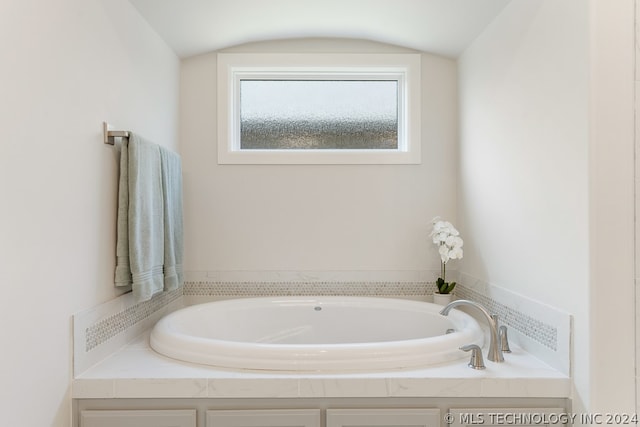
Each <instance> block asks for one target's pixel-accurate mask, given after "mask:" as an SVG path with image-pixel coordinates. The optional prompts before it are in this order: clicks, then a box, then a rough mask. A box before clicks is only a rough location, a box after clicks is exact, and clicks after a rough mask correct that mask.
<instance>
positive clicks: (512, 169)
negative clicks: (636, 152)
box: [458, 0, 635, 411]
mask: <svg viewBox="0 0 640 427" xmlns="http://www.w3.org/2000/svg"><path fill="white" fill-rule="evenodd" d="M614 3H615V4H614ZM632 12H633V8H632V2H631V1H620V2H600V1H594V2H583V1H580V0H571V1H564V2H555V1H552V0H545V1H537V2H525V1H520V2H518V1H514V2H511V3H510V4H509V5H508V6H507V7H506V8H505V9H504V10H503V12H502V13H501V15H499V16H498V18H497V19H496V20H495V21H494V22H493V23H492V24H491V25H490V26H489V27H488V28H487V29H486V30H485V31H484V32H483V33H482V34H481V36H480V37H478V38H477V39H476V41H475V42H474V43H473V44H472V45H471V46H470V47H469V48H468V49H467V50H466V51H465V52H464V54H463V55H462V56H461V58H460V61H459V70H460V106H461V107H460V128H461V137H460V159H461V160H460V192H459V214H458V219H459V221H460V223H461V224H460V228H461V231H462V233H463V235H464V236H466V239H465V243H466V244H465V249H466V253H465V259H464V262H463V264H462V266H461V273H463V274H464V275H468V277H472V278H474V279H477V280H478V281H482V282H487V283H490V284H492V285H495V286H498V287H502V288H504V289H507V290H509V291H512V292H516V293H519V294H521V295H524V296H526V297H528V298H531V299H535V300H538V301H541V302H543V303H546V304H549V305H551V306H554V307H557V308H559V309H561V310H565V311H567V312H569V313H571V314H572V315H573V326H574V328H573V330H574V341H573V357H572V374H573V378H574V386H575V394H574V409H576V410H580V409H585V408H589V409H592V410H593V409H596V408H598V409H605V408H606V409H608V410H613V409H614V408H615V409H619V410H623V409H626V410H627V411H629V410H634V409H635V406H629V403H630V401H632V400H633V396H634V393H635V389H634V388H633V372H634V370H633V328H632V325H633V308H632V307H631V305H632V302H631V301H632V300H633V294H632V293H631V292H632V285H633V281H632V277H633V268H632V258H633V246H632V244H633V238H632V236H633V207H632V200H633V199H632V196H633V191H632V185H633V174H632V171H633V169H632V159H633V150H632V148H633V145H632V134H631V133H630V131H632V126H630V124H631V125H632V124H633V120H632V118H631V120H630V118H629V116H630V114H631V112H632V111H633V108H632V105H631V104H630V103H629V97H630V96H632V90H631V86H630V85H631V80H632V79H631V78H630V77H629V75H630V71H631V70H632V64H631V63H630V55H631V54H632V49H630V43H631V41H632V37H631V33H630V31H629V30H630V29H632V28H633V27H632V25H633V22H632V21H633V13H632ZM612 46H616V48H612ZM625 49H628V51H627V50H625ZM630 188H631V190H630ZM612 281H613V282H612ZM612 286H613V287H615V289H616V292H620V295H621V297H620V298H616V299H615V301H612V300H611V299H610V298H611V297H610V295H612V293H611V292H610V289H611V287H612ZM616 301H617V302H616ZM614 313H615V315H616V319H617V321H616V322H615V323H616V326H615V328H616V335H617V340H618V342H620V341H624V343H622V344H621V345H620V346H617V345H613V346H612V344H613V343H611V342H609V340H608V337H612V334H611V331H610V329H609V330H608V331H607V329H608V328H609V326H606V327H605V326H604V325H605V324H607V322H609V321H610V320H611V317H610V316H612V315H613V314H614ZM618 334H619V335H618ZM613 347H615V350H612V349H613ZM607 349H608V351H607ZM630 356H631V357H630ZM605 357H606V358H607V360H611V362H608V363H607V365H606V367H604V366H603V365H601V364H600V365H599V363H600V362H599V361H602V360H604V358H605ZM611 357H613V358H614V359H615V360H616V362H612V360H614V359H610V358H611Z"/></svg>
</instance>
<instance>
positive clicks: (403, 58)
mask: <svg viewBox="0 0 640 427" xmlns="http://www.w3.org/2000/svg"><path fill="white" fill-rule="evenodd" d="M217 60H218V86H217V88H218V163H219V164H419V163H421V152H420V148H421V137H420V122H421V112H420V104H421V96H422V94H421V91H420V54H315V53H314V54H271V53H219V54H218V55H217ZM243 78H244V79H246V78H258V79H261V78H269V79H274V78H280V79H289V80H291V79H308V80H314V79H318V80H328V79H330V80H397V81H398V148H397V149H384V150H383V149H265V150H256V149H251V150H248V149H245V150H242V149H241V148H240V102H239V99H240V98H239V97H240V80H241V79H243Z"/></svg>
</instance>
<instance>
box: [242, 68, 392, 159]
mask: <svg viewBox="0 0 640 427" xmlns="http://www.w3.org/2000/svg"><path fill="white" fill-rule="evenodd" d="M240 148H241V149H242V150H251V149H259V150H278V149H282V150H300V149H302V150H322V149H330V150H336V149H338V150H339V149H351V150H362V149H365V150H395V149H397V148H398V82H397V81H396V80H391V81H389V80H250V79H246V80H241V81H240Z"/></svg>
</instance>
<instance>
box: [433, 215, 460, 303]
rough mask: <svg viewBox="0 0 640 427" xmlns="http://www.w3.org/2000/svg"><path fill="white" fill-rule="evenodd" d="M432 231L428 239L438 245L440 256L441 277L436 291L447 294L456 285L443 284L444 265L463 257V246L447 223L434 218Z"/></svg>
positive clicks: (457, 235) (456, 231) (456, 233)
mask: <svg viewBox="0 0 640 427" xmlns="http://www.w3.org/2000/svg"><path fill="white" fill-rule="evenodd" d="M432 223H433V230H432V231H431V234H430V237H431V238H432V240H433V243H435V244H436V245H438V253H439V254H440V261H441V264H440V272H441V276H442V277H440V278H438V281H437V282H436V284H437V286H438V291H439V292H440V293H441V294H448V293H449V292H451V291H452V290H453V288H454V287H455V285H456V283H455V282H452V283H451V284H449V283H447V282H445V274H446V264H447V262H449V261H450V260H452V259H461V258H462V255H463V251H462V245H463V244H464V242H463V240H462V238H461V237H460V232H459V231H458V230H456V228H455V227H454V226H453V224H451V223H450V222H448V221H443V220H441V219H440V218H438V217H436V218H434V219H433V220H432Z"/></svg>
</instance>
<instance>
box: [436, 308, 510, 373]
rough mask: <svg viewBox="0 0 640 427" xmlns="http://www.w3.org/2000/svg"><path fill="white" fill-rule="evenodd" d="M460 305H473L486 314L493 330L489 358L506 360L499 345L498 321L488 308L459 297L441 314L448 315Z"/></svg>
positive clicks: (500, 360)
mask: <svg viewBox="0 0 640 427" xmlns="http://www.w3.org/2000/svg"><path fill="white" fill-rule="evenodd" d="M459 305H468V306H471V307H475V308H477V309H478V310H480V312H481V313H482V314H483V315H484V317H485V318H486V319H487V322H488V323H489V329H490V330H491V342H490V343H489V352H488V353H487V359H489V360H491V361H492V362H504V357H503V356H502V350H500V346H499V345H498V327H497V325H496V321H495V320H494V319H493V318H491V314H489V312H488V311H487V309H486V308H484V307H483V306H481V305H480V304H478V303H477V302H473V301H469V300H466V299H459V300H455V301H452V302H450V303H449V304H447V305H446V306H445V307H444V308H443V309H442V310H441V311H440V314H442V315H443V316H447V315H448V314H449V311H451V309H452V308H454V307H457V306H459Z"/></svg>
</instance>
